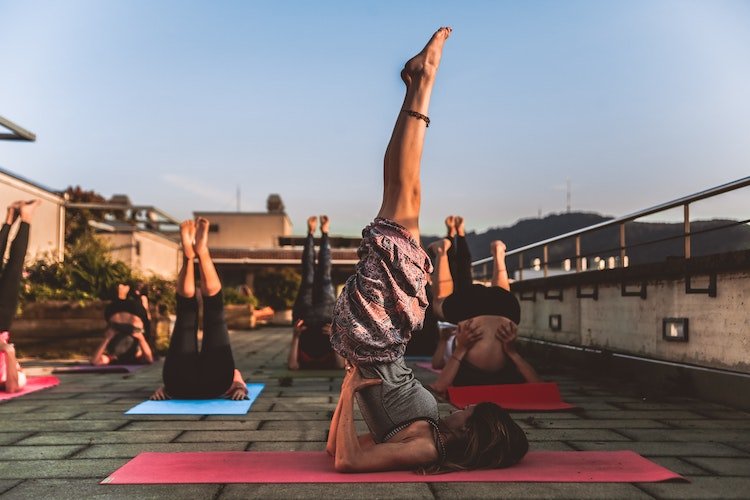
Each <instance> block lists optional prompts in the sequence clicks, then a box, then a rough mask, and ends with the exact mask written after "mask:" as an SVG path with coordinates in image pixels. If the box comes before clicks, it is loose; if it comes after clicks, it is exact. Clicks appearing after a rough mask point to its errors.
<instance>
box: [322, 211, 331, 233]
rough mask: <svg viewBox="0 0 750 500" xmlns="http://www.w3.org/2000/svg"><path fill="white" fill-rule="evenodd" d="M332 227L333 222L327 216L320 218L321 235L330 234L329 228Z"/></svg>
mask: <svg viewBox="0 0 750 500" xmlns="http://www.w3.org/2000/svg"><path fill="white" fill-rule="evenodd" d="M330 226H331V221H330V220H329V219H328V216H327V215H321V216H320V233H321V234H328V228H329V227H330Z"/></svg>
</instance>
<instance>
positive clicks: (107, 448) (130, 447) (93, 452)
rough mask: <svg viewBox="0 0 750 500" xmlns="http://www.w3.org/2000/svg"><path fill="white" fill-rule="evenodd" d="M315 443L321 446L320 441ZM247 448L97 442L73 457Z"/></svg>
mask: <svg viewBox="0 0 750 500" xmlns="http://www.w3.org/2000/svg"><path fill="white" fill-rule="evenodd" d="M314 444H316V445H318V446H320V443H314ZM27 448H31V447H27ZM34 448H36V447H34ZM245 448H247V443H245V442H236V443H235V442H232V443H139V444H95V445H92V446H89V447H87V448H82V451H80V452H78V453H76V454H75V455H73V457H72V458H132V457H134V456H136V455H137V454H139V453H143V452H146V451H159V452H166V453H176V452H185V451H244V450H245Z"/></svg>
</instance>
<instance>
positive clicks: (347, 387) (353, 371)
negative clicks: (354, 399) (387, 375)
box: [341, 361, 383, 394]
mask: <svg viewBox="0 0 750 500" xmlns="http://www.w3.org/2000/svg"><path fill="white" fill-rule="evenodd" d="M345 368H346V375H344V382H343V383H342V384H341V390H342V391H347V392H349V393H350V394H354V393H355V392H357V391H361V390H362V389H364V388H365V387H370V386H371V385H379V384H382V383H383V380H382V379H379V378H364V377H363V376H362V374H361V373H360V372H359V368H357V367H356V366H354V365H352V364H350V363H349V362H348V361H347V363H346V367H345Z"/></svg>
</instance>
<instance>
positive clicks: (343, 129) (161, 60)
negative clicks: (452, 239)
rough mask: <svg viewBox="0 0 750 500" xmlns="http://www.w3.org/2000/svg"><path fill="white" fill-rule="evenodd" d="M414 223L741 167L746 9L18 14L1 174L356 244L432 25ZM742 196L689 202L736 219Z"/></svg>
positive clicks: (748, 140) (614, 206)
mask: <svg viewBox="0 0 750 500" xmlns="http://www.w3.org/2000/svg"><path fill="white" fill-rule="evenodd" d="M443 24H449V25H451V26H453V28H454V34H453V36H452V37H451V39H450V40H449V41H448V43H447V45H446V49H445V54H444V58H443V65H442V67H441V70H440V73H439V75H438V81H437V86H436V90H435V92H434V94H433V104H432V107H431V110H430V114H431V117H432V120H433V125H432V126H431V127H430V129H429V133H428V138H427V144H426V147H425V155H424V160H423V174H422V178H423V207H422V230H423V232H424V233H427V234H429V233H433V234H434V233H437V232H442V219H443V217H444V216H445V215H446V214H448V213H458V214H463V215H464V216H465V217H466V218H467V222H468V226H469V228H470V229H477V230H483V229H485V228H487V227H490V226H504V225H508V224H511V223H513V222H514V221H515V220H517V219H519V218H524V217H530V216H536V215H537V213H538V212H539V211H540V210H541V212H542V213H545V214H546V213H549V212H560V211H563V210H564V209H565V190H564V185H565V181H566V179H568V178H569V179H570V180H571V183H572V189H573V197H572V205H573V209H574V210H587V211H597V212H601V213H605V214H610V215H623V214H625V213H629V212H632V211H635V210H638V209H640V208H645V207H647V206H651V205H654V204H657V203H660V202H662V201H666V200H669V199H673V198H676V197H679V196H682V195H686V194H690V193H693V192H696V191H699V190H702V189H705V188H707V187H711V186H714V185H718V184H722V183H724V182H728V181H731V180H734V179H737V178H740V177H743V176H746V175H748V174H749V173H750V91H749V89H750V2H746V1H720V0H711V1H708V0H707V1H690V0H681V1H659V0H641V1H637V0H636V1H634V0H628V1H621V2H616V1H607V2H601V1H564V2H563V1H523V2H521V1H518V2H501V1H461V2H458V1H451V2H437V1H433V0H430V1H411V0H410V1H408V2H406V1H396V0H393V1H377V2H376V1H374V0H372V1H343V0H342V1H336V2H333V1H331V2H324V1H307V0H297V1H277V0H267V1H262V2H261V1H222V2H206V1H201V2H189V1H184V0H180V1H167V0H162V1H157V2H154V1H150V0H148V1H147V0H121V1H116V0H108V1H101V0H91V1H77V0H66V1H47V0H33V1H6V0H0V51H1V53H2V73H1V76H0V115H3V116H5V117H7V118H9V119H11V120H13V121H15V122H17V123H19V124H20V125H22V126H24V127H26V128H28V129H30V130H32V131H33V132H35V133H36V134H37V135H38V140H37V142H36V143H28V144H26V143H15V142H4V141H3V142H0V165H2V166H3V167H5V168H7V169H9V170H12V171H14V172H17V173H19V174H21V175H23V176H26V177H29V178H31V179H33V180H35V181H37V182H40V183H42V184H45V185H48V186H51V187H54V188H65V187H66V186H68V185H71V184H79V185H81V186H82V187H84V188H87V189H94V190H96V191H98V192H100V193H102V194H104V195H105V196H110V195H112V194H114V193H126V194H128V195H129V196H130V197H131V199H132V200H133V201H135V202H138V203H144V204H153V205H157V206H159V207H161V208H163V209H165V210H166V211H168V212H170V213H172V214H173V215H175V216H177V217H185V216H188V215H190V213H191V212H192V210H234V209H235V206H236V199H235V198H236V189H237V186H238V185H239V186H240V188H241V193H242V196H241V206H242V209H243V210H248V211H256V210H265V199H266V197H267V195H268V194H269V193H272V192H274V193H280V194H281V196H282V198H283V199H284V202H285V203H286V206H287V211H288V213H289V214H290V216H291V217H292V220H293V222H294V223H295V231H296V232H297V233H301V232H302V231H303V227H304V219H305V217H306V216H307V215H308V214H311V213H314V214H318V213H328V214H329V215H331V217H332V220H333V227H332V231H333V232H336V233H344V234H357V233H358V232H359V230H360V228H361V227H362V226H363V225H365V224H366V223H367V222H368V221H369V220H370V219H371V218H372V217H373V216H374V215H375V213H376V211H377V209H378V207H379V204H380V193H381V169H382V155H383V152H384V149H385V146H386V143H387V141H388V138H389V136H390V132H391V127H392V124H393V121H394V118H395V115H396V112H397V110H398V108H399V105H400V103H401V100H402V92H403V87H402V84H401V82H400V80H399V76H398V73H399V70H400V68H401V66H402V65H403V63H404V61H406V59H408V58H409V57H410V56H411V55H413V54H414V53H416V52H417V51H418V50H420V49H421V47H422V46H423V44H424V42H425V41H426V40H427V38H428V37H429V36H430V34H431V33H432V32H433V31H434V29H435V28H436V27H438V26H440V25H443ZM747 199H748V198H747V193H742V194H741V195H736V196H734V197H730V198H728V199H726V200H724V201H722V202H714V203H710V204H706V206H705V207H704V206H700V207H696V209H695V211H696V212H698V214H699V215H708V216H711V215H717V216H726V215H732V216H738V217H739V216H746V215H747V202H746V200H747Z"/></svg>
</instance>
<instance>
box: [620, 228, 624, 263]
mask: <svg viewBox="0 0 750 500" xmlns="http://www.w3.org/2000/svg"><path fill="white" fill-rule="evenodd" d="M620 267H625V223H624V222H622V223H621V224H620Z"/></svg>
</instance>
